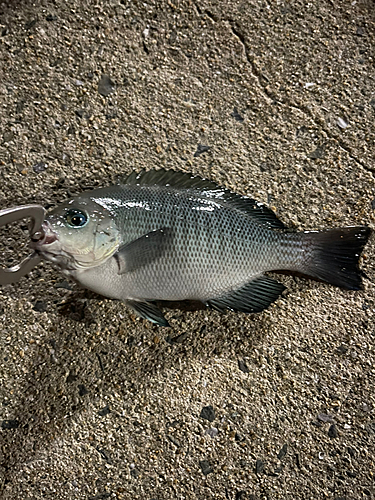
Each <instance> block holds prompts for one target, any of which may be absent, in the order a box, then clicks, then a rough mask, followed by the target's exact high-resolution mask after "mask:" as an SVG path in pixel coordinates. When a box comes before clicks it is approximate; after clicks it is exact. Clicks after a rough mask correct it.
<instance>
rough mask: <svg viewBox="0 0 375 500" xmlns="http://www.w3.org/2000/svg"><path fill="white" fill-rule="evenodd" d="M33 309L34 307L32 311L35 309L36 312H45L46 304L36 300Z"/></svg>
mask: <svg viewBox="0 0 375 500" xmlns="http://www.w3.org/2000/svg"><path fill="white" fill-rule="evenodd" d="M33 309H34V311H37V312H45V311H47V305H46V303H45V302H43V301H42V300H37V301H36V302H35V304H34V307H33Z"/></svg>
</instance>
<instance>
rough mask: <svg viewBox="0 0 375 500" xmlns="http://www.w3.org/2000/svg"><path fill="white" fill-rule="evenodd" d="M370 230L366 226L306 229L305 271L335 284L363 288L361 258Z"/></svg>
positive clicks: (353, 288) (349, 287)
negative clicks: (317, 229) (317, 230)
mask: <svg viewBox="0 0 375 500" xmlns="http://www.w3.org/2000/svg"><path fill="white" fill-rule="evenodd" d="M370 234H371V229H370V228H369V227H365V226H359V227H344V228H340V229H328V230H326V231H319V232H306V233H304V238H305V244H306V247H305V248H306V260H305V263H304V271H303V272H305V273H306V274H308V275H309V276H313V277H315V278H319V279H321V280H324V281H328V282H329V283H331V284H332V285H336V286H340V287H343V288H348V289H349V290H359V289H360V288H361V285H362V277H361V270H360V269H359V266H358V261H359V257H360V255H361V253H362V250H363V247H364V246H365V245H366V243H367V240H368V239H369V236H370Z"/></svg>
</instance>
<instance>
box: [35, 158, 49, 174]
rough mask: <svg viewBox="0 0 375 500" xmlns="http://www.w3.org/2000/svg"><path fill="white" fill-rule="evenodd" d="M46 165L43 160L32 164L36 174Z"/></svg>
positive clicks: (44, 168) (42, 170) (43, 169)
mask: <svg viewBox="0 0 375 500" xmlns="http://www.w3.org/2000/svg"><path fill="white" fill-rule="evenodd" d="M47 167H48V165H47V163H45V162H44V161H40V162H38V163H36V164H35V165H33V170H34V172H35V173H36V174H40V173H42V172H44V171H45V170H46V168H47Z"/></svg>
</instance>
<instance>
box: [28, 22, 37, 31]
mask: <svg viewBox="0 0 375 500" xmlns="http://www.w3.org/2000/svg"><path fill="white" fill-rule="evenodd" d="M36 23H37V21H36V19H32V20H31V21H28V22H27V23H26V24H25V29H26V30H31V28H33V27H34V26H35V25H36Z"/></svg>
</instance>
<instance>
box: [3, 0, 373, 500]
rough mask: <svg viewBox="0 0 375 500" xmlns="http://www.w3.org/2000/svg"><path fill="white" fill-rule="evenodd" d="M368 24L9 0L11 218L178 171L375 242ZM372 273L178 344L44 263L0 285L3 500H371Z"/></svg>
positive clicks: (290, 4)
mask: <svg viewBox="0 0 375 500" xmlns="http://www.w3.org/2000/svg"><path fill="white" fill-rule="evenodd" d="M374 7H375V5H374V2H373V1H371V0H357V1H347V0H320V1H312V2H307V1H294V0H291V1H281V0H280V1H279V0H253V1H244V0H238V1H236V0H231V1H220V0H218V1H208V0H207V1H205V0H197V1H195V2H192V1H188V0H186V1H184V0H181V1H180V0H171V1H157V2H155V1H154V2H152V1H149V0H147V1H146V2H140V1H128V0H111V1H103V0H102V1H99V0H71V1H69V2H64V1H62V0H60V1H59V0H55V1H54V0H43V1H36V2H31V1H26V0H24V1H22V2H17V1H13V2H9V1H8V2H6V1H5V2H4V1H2V3H1V4H0V96H1V97H0V179H1V181H0V182H1V193H0V207H8V206H14V205H19V204H25V203H30V202H35V203H41V204H43V205H44V206H52V205H54V204H56V203H58V202H60V201H62V200H63V199H66V198H67V197H69V196H70V195H71V194H74V193H78V192H80V191H82V190H83V189H87V188H90V187H93V186H104V185H108V184H110V183H111V182H113V180H114V179H115V178H117V177H120V176H122V175H125V174H127V173H129V172H131V171H132V170H133V169H136V170H139V169H141V168H143V167H144V168H151V167H165V168H168V167H173V168H175V169H179V170H183V171H186V172H193V173H197V174H200V175H202V176H204V177H207V178H210V179H213V180H215V181H217V182H218V183H220V184H221V185H224V186H227V187H229V188H231V189H234V190H235V191H237V192H239V193H242V194H248V195H251V196H252V197H255V198H256V199H258V200H259V201H262V202H265V203H267V204H268V205H269V206H272V207H273V208H274V209H275V210H276V211H277V213H278V215H279V216H280V218H281V219H282V220H283V221H284V222H285V223H286V224H287V225H289V226H290V227H294V228H296V229H319V228H324V227H331V226H341V225H355V224H370V225H372V226H374V222H375V221H374V214H375V212H374V210H375V201H374V200H375V183H374V172H375V165H374V138H375V132H374V131H375V128H374V119H375V81H374V77H375V66H374V62H375V55H374V46H375V45H374V42H375V30H374ZM103 75H107V76H106V77H105V76H104V77H103ZM203 146H206V147H203ZM21 239H22V241H25V242H26V241H27V238H26V236H25V227H23V228H22V227H21V228H20V227H12V228H7V229H6V230H2V232H1V253H2V261H3V263H7V264H9V263H10V262H11V259H18V258H19V256H20V255H21V254H22V253H24V252H25V250H24V249H23V248H22V245H21V244H20V240H21ZM373 257H374V243H373V241H372V242H370V244H369V245H368V246H367V248H366V251H365V256H364V259H363V268H364V270H365V271H366V273H367V275H368V277H369V279H368V280H366V281H365V283H364V290H363V291H360V292H348V291H343V290H339V289H335V288H334V287H332V286H329V285H325V284H323V283H317V282H314V281H310V280H307V279H303V278H299V277H292V276H281V277H280V280H281V281H283V282H284V283H285V285H286V286H287V289H288V291H287V293H286V295H285V296H284V297H283V298H281V299H280V300H278V301H277V303H276V304H275V305H274V306H273V307H271V308H270V309H269V310H267V311H265V312H263V313H262V314H259V315H250V316H246V315H244V314H235V313H229V314H226V315H220V314H219V313H217V312H214V311H209V310H205V309H201V310H187V308H183V309H178V308H175V309H169V310H166V311H167V313H166V316H167V318H168V320H169V321H170V323H171V325H172V328H170V329H166V328H157V327H155V326H152V325H151V324H150V323H148V322H146V321H143V320H139V319H138V318H136V317H135V316H134V315H133V314H132V313H131V312H130V311H129V310H128V309H126V307H124V306H123V305H122V304H121V303H118V302H114V301H110V300H106V299H103V298H102V297H99V296H96V295H94V294H91V293H89V292H87V291H85V290H80V289H79V288H78V287H77V286H76V285H75V284H73V283H68V282H66V280H65V279H64V278H63V277H62V276H61V275H59V274H58V273H57V271H56V270H54V269H53V268H52V266H51V265H49V264H48V263H43V264H41V265H40V266H38V268H36V269H35V270H34V271H33V272H32V273H31V274H30V275H29V276H28V277H26V278H23V279H22V281H21V282H20V283H18V284H16V285H9V286H5V287H2V288H1V290H0V297H1V307H0V320H1V323H2V327H1V335H0V344H1V349H0V422H1V426H0V427H1V428H0V465H1V469H0V470H1V473H0V497H1V498H2V499H4V500H5V499H6V500H13V499H23V500H26V499H42V498H43V499H46V498H48V499H91V500H94V499H95V500H99V499H105V498H116V499H124V500H127V499H142V500H169V499H178V500H182V499H199V500H211V499H223V500H250V499H251V500H261V499H262V500H263V499H267V500H274V499H288V500H289V499H304V500H310V499H311V500H317V499H319V500H320V499H335V500H343V499H346V500H358V499H362V498H365V499H374V498H375V489H374V473H375V472H374V471H375V463H374V462H375V452H374V448H375V415H374V411H375V395H374V393H375V389H374V386H375V371H374V363H375V350H374V345H375V332H374V312H375V301H374V279H375V275H374V270H373V266H372V259H373Z"/></svg>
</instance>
